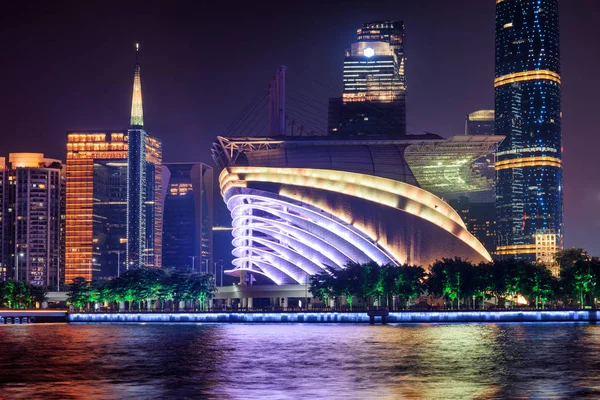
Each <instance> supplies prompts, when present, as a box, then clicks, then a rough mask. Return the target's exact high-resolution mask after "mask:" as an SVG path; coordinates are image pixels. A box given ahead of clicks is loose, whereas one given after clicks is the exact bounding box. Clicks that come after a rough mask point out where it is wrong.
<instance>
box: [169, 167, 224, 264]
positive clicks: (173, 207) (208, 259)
mask: <svg viewBox="0 0 600 400" xmlns="http://www.w3.org/2000/svg"><path fill="white" fill-rule="evenodd" d="M162 168H163V172H162V177H163V199H164V200H163V201H164V206H163V216H164V217H163V239H162V246H163V247H162V264H163V266H165V267H168V268H175V269H178V270H182V271H196V272H209V273H214V263H213V231H212V227H213V169H212V167H210V166H208V165H206V164H202V163H165V164H163V166H162Z"/></svg>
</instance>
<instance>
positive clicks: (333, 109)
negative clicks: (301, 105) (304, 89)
mask: <svg viewBox="0 0 600 400" xmlns="http://www.w3.org/2000/svg"><path fill="white" fill-rule="evenodd" d="M404 67H405V56H404V24H403V23H402V22H401V21H395V22H392V21H380V22H370V23H367V24H365V25H363V27H362V28H361V29H358V31H357V42H356V43H353V44H352V47H351V49H350V50H347V51H346V58H345V59H344V89H343V93H342V97H341V98H332V99H330V100H329V113H328V127H327V130H328V133H329V135H335V136H363V135H368V136H372V135H400V136H403V135H405V134H406V75H405V72H404V71H405V69H404Z"/></svg>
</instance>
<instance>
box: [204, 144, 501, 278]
mask: <svg viewBox="0 0 600 400" xmlns="http://www.w3.org/2000/svg"><path fill="white" fill-rule="evenodd" d="M501 140H502V137H500V136H465V135H458V136H454V137H452V138H450V139H443V138H441V137H439V136H437V135H433V134H428V135H411V136H403V137H387V138H361V139H358V140H357V139H340V138H335V137H329V136H327V137H321V138H319V139H315V138H310V137H268V138H225V137H219V138H218V139H217V141H216V142H215V143H214V145H213V158H214V159H215V162H216V164H217V165H218V167H219V171H220V174H219V184H220V188H221V194H222V196H223V199H224V201H225V203H226V204H227V206H228V208H229V210H230V212H231V217H232V221H233V222H232V225H233V230H232V236H233V246H234V251H233V254H234V256H235V259H234V260H233V266H234V268H233V269H231V270H227V271H225V272H226V273H227V274H230V275H233V276H237V277H239V278H240V282H241V283H242V284H243V283H247V282H252V279H253V277H254V276H264V277H266V278H268V279H269V280H270V281H272V282H274V283H276V284H294V283H296V284H298V283H300V284H303V283H307V280H308V278H309V276H310V275H312V274H315V273H319V272H321V271H323V270H325V269H326V268H327V267H333V268H343V267H344V266H345V265H346V263H347V262H349V261H354V262H360V263H362V262H368V261H375V262H377V263H379V264H387V263H391V264H394V265H402V264H404V263H408V264H420V265H423V266H424V267H428V266H429V265H430V264H431V263H433V262H434V261H435V260H436V259H438V258H441V257H453V256H460V257H463V258H468V259H469V260H472V261H474V262H478V261H483V260H490V254H489V253H488V251H487V250H486V249H485V248H484V246H483V245H482V244H481V243H480V242H479V241H478V240H477V239H476V238H475V237H474V236H473V235H472V234H471V233H469V231H468V229H467V226H466V224H465V223H464V222H463V219H462V218H461V216H460V215H459V214H458V213H457V212H456V211H455V210H454V209H453V208H452V207H451V206H450V205H448V204H447V203H446V202H445V201H443V200H442V199H441V198H440V196H446V195H448V196H449V195H453V194H456V193H471V192H476V191H481V190H488V189H489V188H490V187H491V185H492V184H493V181H491V180H489V179H486V178H483V177H481V176H477V175H475V174H473V172H472V169H471V164H472V162H473V161H475V160H476V159H478V158H480V157H482V156H483V155H485V154H489V153H492V152H494V151H496V149H497V146H498V142H499V141H501ZM249 276H250V277H249Z"/></svg>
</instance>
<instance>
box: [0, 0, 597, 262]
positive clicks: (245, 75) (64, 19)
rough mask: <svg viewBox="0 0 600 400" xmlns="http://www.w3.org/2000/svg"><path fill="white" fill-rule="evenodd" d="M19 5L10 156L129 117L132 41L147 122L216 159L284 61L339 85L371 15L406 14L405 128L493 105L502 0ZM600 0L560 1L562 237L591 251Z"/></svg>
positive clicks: (171, 149) (5, 20) (174, 153)
mask: <svg viewBox="0 0 600 400" xmlns="http://www.w3.org/2000/svg"><path fill="white" fill-rule="evenodd" d="M11 3H12V4H10V5H7V4H3V7H2V12H1V15H0V51H1V54H2V56H1V60H2V62H0V118H1V121H2V124H1V126H2V136H1V141H0V144H1V145H2V149H3V150H2V152H1V153H2V155H7V154H8V153H9V152H16V151H36V152H44V153H46V154H47V155H48V156H50V157H55V158H61V159H64V157H65V154H64V153H65V150H64V147H65V135H64V132H65V131H66V130H72V129H107V128H108V129H124V128H126V126H127V124H128V113H129V108H130V98H131V85H132V75H133V61H134V55H133V43H134V42H135V41H139V42H140V43H141V48H142V53H141V60H140V61H141V64H142V85H143V94H144V106H145V107H144V112H145V123H146V129H147V131H149V132H150V133H152V134H154V135H157V136H159V137H160V138H162V139H163V143H164V160H165V161H204V162H208V163H211V164H212V160H211V159H210V155H209V154H210V153H209V149H210V145H211V142H212V140H213V139H214V138H215V136H216V135H217V134H220V133H222V132H223V131H224V130H225V129H226V128H227V127H228V126H229V125H230V124H231V122H232V121H233V120H234V119H235V118H236V117H237V116H239V115H240V114H241V112H242V110H243V109H244V108H245V107H246V105H247V104H248V103H249V102H250V101H251V100H252V99H253V98H254V96H255V95H256V94H257V93H258V92H259V91H260V90H261V89H263V88H264V87H265V86H266V84H267V81H268V79H269V78H270V77H271V75H272V74H273V72H274V71H275V69H276V68H277V66H278V65H280V64H285V65H287V66H288V79H289V82H290V85H296V86H298V87H306V88H307V89H306V90H307V91H308V93H310V94H313V95H314V96H315V98H316V99H317V101H319V102H325V99H326V97H327V96H336V95H339V94H340V92H341V72H342V60H343V52H344V49H345V48H346V47H348V46H349V45H350V43H351V42H352V41H353V39H354V37H355V30H356V28H358V27H360V25H361V24H362V23H363V22H366V21H370V20H379V19H393V20H398V19H403V20H404V21H405V24H406V27H407V38H406V48H407V55H408V64H407V76H408V84H409V93H408V120H409V121H408V122H409V124H410V126H409V131H410V132H411V133H416V132H418V129H423V130H426V131H429V132H434V133H439V134H441V135H443V136H449V135H452V134H456V133H461V132H462V131H463V127H464V118H465V115H466V114H467V113H469V112H471V111H474V110H476V109H481V108H493V96H494V93H493V67H494V7H495V2H494V1H493V0H453V1H445V0H392V1H378V0H369V1H352V0H345V1H332V0H321V1H309V0H303V1H292V0H284V1H279V2H270V1H245V2H243V3H242V2H240V6H239V7H236V6H235V4H236V3H237V2H236V3H233V2H228V1H221V2H218V1H216V2H203V1H193V2H191V1H190V2H186V1H181V0H178V1H175V0H172V1H163V2H153V1H144V2H134V1H119V2H110V1H102V2H94V1H74V2H70V1H66V0H65V1H57V2H50V1H45V2H40V3H39V4H36V3H35V2H32V1H28V2H16V1H15V2H11ZM598 3H599V0H563V1H562V2H561V30H562V61H563V62H562V67H563V74H562V75H563V79H562V80H563V114H564V120H563V136H564V150H565V151H564V161H565V176H564V179H565V185H564V187H565V190H564V193H565V226H566V240H565V242H566V245H567V246H580V247H584V248H586V249H588V250H589V251H590V252H591V253H592V254H596V255H600V235H599V234H598V232H599V231H600V162H599V161H598V154H599V149H600V135H599V132H598V122H597V121H598V119H599V117H598V115H599V114H600V102H599V101H598V95H599V93H600V79H599V78H598V76H599V75H598V69H599V67H598V66H599V65H600V46H598V43H597V38H598V27H599V26H600V4H598ZM124 4H126V5H124ZM309 77H311V78H309ZM309 81H318V82H322V83H323V85H317V84H314V82H311V84H312V86H311V85H308V84H307V82H309Z"/></svg>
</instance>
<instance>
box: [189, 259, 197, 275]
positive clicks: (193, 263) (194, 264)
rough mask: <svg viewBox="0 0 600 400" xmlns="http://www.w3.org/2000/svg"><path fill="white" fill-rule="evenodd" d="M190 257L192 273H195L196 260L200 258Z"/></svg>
mask: <svg viewBox="0 0 600 400" xmlns="http://www.w3.org/2000/svg"><path fill="white" fill-rule="evenodd" d="M188 257H189V258H191V259H192V272H194V269H196V258H198V256H188Z"/></svg>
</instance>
